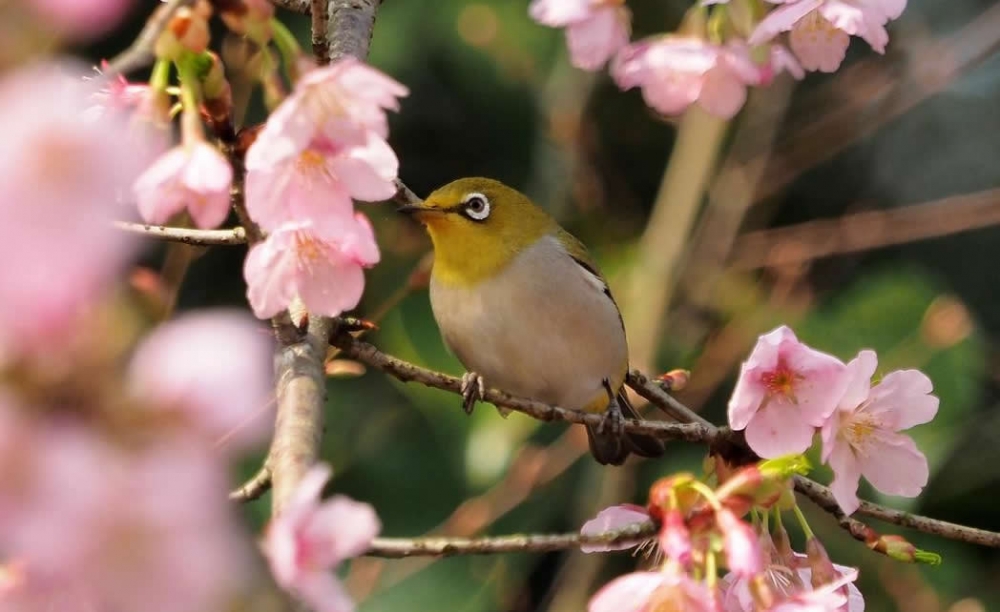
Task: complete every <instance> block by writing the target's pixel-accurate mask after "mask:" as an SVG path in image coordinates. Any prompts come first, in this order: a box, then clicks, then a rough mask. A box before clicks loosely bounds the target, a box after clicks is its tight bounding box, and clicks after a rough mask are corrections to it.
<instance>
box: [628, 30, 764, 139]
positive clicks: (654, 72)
mask: <svg viewBox="0 0 1000 612" xmlns="http://www.w3.org/2000/svg"><path fill="white" fill-rule="evenodd" d="M611 75H612V76H613V77H614V79H615V82H616V83H618V86H619V87H621V88H622V89H631V88H633V87H641V88H642V96H643V98H644V99H645V100H646V103H647V104H648V105H649V106H651V107H652V108H653V109H655V110H657V111H659V112H661V113H663V114H666V115H675V114H678V113H681V112H683V111H684V110H685V109H687V107H688V106H690V105H691V104H694V103H697V104H698V105H699V106H701V107H702V108H703V109H704V110H705V111H707V112H708V113H711V114H713V115H716V116H718V117H721V118H723V119H730V118H732V117H733V116H734V115H735V114H736V113H737V112H739V110H740V109H741V108H742V107H743V103H744V102H745V101H746V95H747V94H746V88H747V86H748V85H756V84H758V83H760V81H761V72H760V68H759V67H758V66H757V65H756V64H755V63H754V62H753V60H751V59H750V56H749V54H748V52H747V48H746V46H745V45H743V44H741V43H738V42H733V43H731V44H729V45H726V46H721V45H715V44H712V43H710V42H707V41H705V40H702V39H700V38H691V37H681V36H661V37H658V38H652V39H646V40H643V41H640V42H638V43H633V44H632V45H629V46H628V47H626V48H624V49H623V50H622V51H621V53H619V54H618V55H617V56H616V57H615V59H614V61H613V62H612V66H611Z"/></svg>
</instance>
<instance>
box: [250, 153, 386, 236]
mask: <svg viewBox="0 0 1000 612" xmlns="http://www.w3.org/2000/svg"><path fill="white" fill-rule="evenodd" d="M259 142H260V141H258V142H257V143H255V144H254V147H257V146H259ZM255 157H256V159H255V161H257V162H259V161H260V158H261V156H255ZM398 170H399V161H398V160H397V159H396V154H395V153H394V152H393V150H392V148H391V147H390V146H389V145H388V144H387V143H386V142H385V140H383V139H382V138H380V137H378V136H376V135H375V134H372V133H369V134H368V135H367V140H366V141H365V143H364V144H363V145H356V146H342V145H338V144H336V143H334V142H332V141H330V140H326V139H322V138H319V139H315V140H314V141H313V142H312V143H311V144H310V146H309V147H308V148H306V149H304V150H302V151H301V152H300V153H299V154H298V155H297V156H295V157H286V158H284V159H280V160H278V161H277V162H276V163H274V164H273V165H256V164H255V165H251V166H249V167H248V172H247V179H246V181H247V182H246V205H247V212H249V213H250V216H251V217H253V219H254V220H255V221H256V222H257V223H258V224H260V226H261V227H263V228H264V229H268V230H270V229H274V228H276V227H278V226H280V225H281V224H282V223H285V222H286V221H295V220H298V219H311V220H313V221H315V222H317V223H319V224H323V223H325V222H327V221H333V222H335V223H336V222H339V221H338V220H339V219H340V218H341V217H342V216H343V215H344V214H347V215H349V214H350V213H351V210H352V207H353V204H352V202H351V199H352V198H357V199H359V200H366V201H377V200H385V199H387V198H390V197H392V196H393V194H395V193H396V185H395V183H394V179H395V178H396V174H397V172H398Z"/></svg>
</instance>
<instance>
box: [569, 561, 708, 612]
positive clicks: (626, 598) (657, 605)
mask: <svg viewBox="0 0 1000 612" xmlns="http://www.w3.org/2000/svg"><path fill="white" fill-rule="evenodd" d="M661 609H664V610H671V611H676V612H717V611H718V610H720V608H719V604H718V601H717V599H716V595H715V593H713V592H712V591H710V590H709V589H708V587H706V586H705V585H704V584H703V583H701V582H697V581H696V580H694V579H693V578H691V577H690V576H688V575H687V574H683V573H680V572H678V571H674V570H671V569H665V570H664V571H660V572H633V573H631V574H625V575H624V576H620V577H618V578H616V579H614V580H612V581H611V582H609V583H608V584H606V585H604V587H602V588H601V590H600V591H598V592H597V593H596V594H595V595H594V596H593V597H591V598H590V603H589V604H588V605H587V612H654V611H656V610H661Z"/></svg>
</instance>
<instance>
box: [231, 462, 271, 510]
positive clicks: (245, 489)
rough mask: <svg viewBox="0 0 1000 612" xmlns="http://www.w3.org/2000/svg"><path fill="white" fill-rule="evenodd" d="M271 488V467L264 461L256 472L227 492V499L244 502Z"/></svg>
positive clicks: (256, 497)
mask: <svg viewBox="0 0 1000 612" xmlns="http://www.w3.org/2000/svg"><path fill="white" fill-rule="evenodd" d="M270 489H271V467H270V466H269V465H268V463H267V462H266V461H265V462H264V465H263V466H261V468H260V469H259V470H257V473H256V474H254V475H253V476H251V477H250V479H249V480H247V481H246V482H244V483H243V484H242V485H240V486H239V487H238V488H236V489H233V491H231V492H230V493H229V500H230V501H234V502H240V503H246V502H250V501H253V500H255V499H258V498H259V497H260V496H262V495H264V494H265V493H267V492H268V491H269V490H270Z"/></svg>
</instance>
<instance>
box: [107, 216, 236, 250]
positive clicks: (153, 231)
mask: <svg viewBox="0 0 1000 612" xmlns="http://www.w3.org/2000/svg"><path fill="white" fill-rule="evenodd" d="M115 227H117V228H118V229H120V230H123V231H126V232H129V233H132V234H138V235H140V236H145V237H148V238H155V239H157V240H167V241H169V242H182V243H184V244H191V245H195V246H228V245H234V244H246V241H247V234H246V231H245V230H244V229H243V228H242V227H234V228H232V229H217V230H203V229H192V228H187V227H167V226H164V225H148V224H145V223H129V222H127V221H115Z"/></svg>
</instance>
